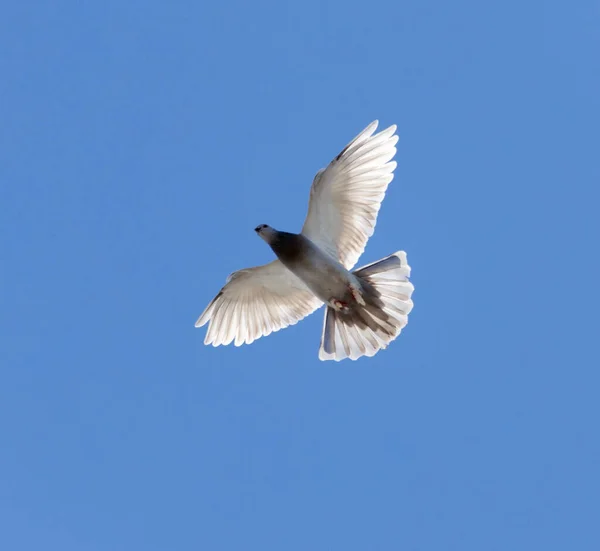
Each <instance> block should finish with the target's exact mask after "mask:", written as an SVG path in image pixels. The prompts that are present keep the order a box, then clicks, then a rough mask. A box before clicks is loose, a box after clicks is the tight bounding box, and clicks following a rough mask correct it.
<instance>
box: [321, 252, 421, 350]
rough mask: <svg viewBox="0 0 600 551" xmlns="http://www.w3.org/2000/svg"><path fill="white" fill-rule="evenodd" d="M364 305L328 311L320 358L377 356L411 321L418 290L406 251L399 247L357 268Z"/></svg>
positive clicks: (356, 272) (326, 312)
mask: <svg viewBox="0 0 600 551" xmlns="http://www.w3.org/2000/svg"><path fill="white" fill-rule="evenodd" d="M353 273H354V275H356V276H358V278H359V281H360V283H361V287H362V289H361V293H362V298H363V299H364V301H365V305H364V306H359V305H354V306H353V308H352V309H351V310H350V311H348V312H344V311H340V310H335V309H334V308H331V307H328V308H327V309H326V311H325V321H324V324H323V335H322V337H321V348H320V350H319V359H321V360H335V361H340V360H343V359H345V358H350V359H351V360H356V359H358V358H360V357H361V356H374V355H375V354H376V353H377V352H379V350H381V349H382V348H386V347H387V346H388V344H389V343H390V342H392V341H393V340H394V339H395V338H396V337H397V336H398V335H399V334H400V332H401V331H402V329H403V328H404V326H405V325H406V324H407V323H408V314H409V313H410V311H411V310H412V307H413V302H412V300H411V295H412V292H413V290H414V286H413V284H412V283H411V282H410V281H409V279H408V278H409V276H410V266H409V265H408V263H407V261H406V253H405V252H404V251H398V252H396V253H394V254H392V255H390V256H388V257H386V258H383V259H381V260H378V261H377V262H373V263H372V264H369V265H367V266H363V267H362V268H359V269H358V270H355V271H354V272H353Z"/></svg>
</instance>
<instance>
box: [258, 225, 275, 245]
mask: <svg viewBox="0 0 600 551" xmlns="http://www.w3.org/2000/svg"><path fill="white" fill-rule="evenodd" d="M254 231H255V232H256V233H257V234H258V235H259V237H260V238H261V239H264V240H265V241H266V242H267V243H268V244H269V245H271V244H273V243H274V242H275V240H276V239H277V230H274V229H273V228H272V227H271V226H267V224H260V225H259V226H256V228H254Z"/></svg>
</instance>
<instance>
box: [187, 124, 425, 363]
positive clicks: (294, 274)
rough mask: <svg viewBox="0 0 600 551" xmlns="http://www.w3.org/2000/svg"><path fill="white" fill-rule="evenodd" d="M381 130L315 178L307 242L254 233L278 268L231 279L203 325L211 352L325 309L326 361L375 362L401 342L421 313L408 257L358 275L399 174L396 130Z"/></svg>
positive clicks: (266, 229) (370, 129) (301, 237)
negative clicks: (416, 311) (415, 313)
mask: <svg viewBox="0 0 600 551" xmlns="http://www.w3.org/2000/svg"><path fill="white" fill-rule="evenodd" d="M377 125H378V122H377V121H374V122H372V123H371V124H370V125H369V126H367V128H365V129H364V130H363V131H362V132H361V133H360V134H359V135H358V136H356V138H354V139H353V140H352V141H351V142H350V143H349V144H348V145H347V146H346V147H345V148H344V149H343V150H342V152H341V153H340V154H339V155H338V156H337V157H336V158H335V159H334V160H333V161H331V163H330V164H329V166H328V167H327V168H326V169H322V170H320V171H319V172H317V175H316V176H315V178H314V181H313V184H312V187H311V190H310V200H309V204H308V214H307V216H306V220H305V221H304V226H303V227H302V231H301V232H300V233H299V234H294V233H287V232H282V231H277V230H275V229H273V228H271V227H270V226H267V225H266V224H261V225H260V226H258V227H257V228H256V229H255V231H256V232H257V233H258V235H259V236H260V237H261V238H262V239H264V240H265V241H266V242H267V243H268V244H269V245H270V247H271V249H272V250H273V252H274V253H275V254H276V256H277V259H276V260H274V261H273V262H270V263H269V264H265V265H264V266H256V267H254V268H247V269H244V270H239V271H237V272H234V273H233V274H231V275H230V276H229V277H228V278H227V281H226V284H225V286H224V287H223V288H222V289H221V290H220V291H219V293H218V294H217V296H216V297H215V298H214V299H213V300H212V301H211V302H210V304H209V305H208V306H207V308H206V310H204V312H203V313H202V315H201V316H200V318H198V321H197V322H196V327H202V326H203V325H205V324H206V323H209V326H208V331H207V332H206V338H205V340H204V342H205V344H212V345H213V346H219V345H221V344H230V343H232V342H233V343H234V344H235V345H236V346H239V345H241V344H244V343H246V344H250V343H251V342H253V341H254V340H256V339H258V338H260V337H264V336H266V335H269V334H270V333H272V332H273V331H278V330H279V329H283V328H284V327H288V326H289V325H293V324H295V323H297V322H298V321H300V320H301V319H302V318H304V317H306V316H308V315H309V314H311V313H312V312H314V311H315V310H316V309H317V308H319V307H320V306H322V305H323V304H324V303H325V304H326V305H327V308H326V310H325V320H324V324H323V333H322V336H321V347H320V349H319V358H320V359H321V360H336V361H339V360H343V359H344V358H350V359H351V360H356V359H357V358H360V357H361V356H373V355H374V354H376V353H377V352H378V351H379V350H381V349H382V348H386V347H387V345H388V344H389V343H390V342H391V341H393V340H394V339H395V338H396V337H397V336H398V335H399V334H400V331H401V330H402V329H403V327H404V326H405V325H406V324H407V322H408V314H409V313H410V311H411V309H412V306H413V303H412V300H411V295H412V292H413V289H414V287H413V284H412V283H411V282H410V281H409V276H410V266H409V265H408V263H407V261H406V253H405V252H403V251H399V252H396V253H394V254H392V255H390V256H388V257H386V258H384V259H382V260H379V261H377V262H374V263H372V264H369V265H367V266H364V267H363V268H360V269H358V270H355V271H350V270H352V268H353V267H354V265H355V264H356V262H357V261H358V259H359V257H360V256H361V255H362V253H363V252H364V250H365V246H366V244H367V241H368V239H369V237H371V235H373V231H374V229H375V223H376V222H377V214H378V213H379V208H380V206H381V201H382V200H383V197H384V195H385V192H386V189H387V187H388V185H389V183H390V182H391V181H392V179H393V178H394V174H393V173H394V169H395V168H396V163H395V161H392V158H393V157H394V155H395V154H396V142H397V141H398V136H396V135H395V132H396V126H390V127H389V128H386V129H385V130H382V131H381V132H379V133H377V134H375V133H374V132H375V130H376V129H377Z"/></svg>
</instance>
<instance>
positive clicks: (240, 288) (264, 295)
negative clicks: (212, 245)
mask: <svg viewBox="0 0 600 551" xmlns="http://www.w3.org/2000/svg"><path fill="white" fill-rule="evenodd" d="M322 304H323V303H322V302H321V301H320V300H319V299H318V298H317V297H315V296H314V295H313V293H312V292H311V291H310V290H309V289H308V288H307V287H306V285H304V283H302V281H301V280H300V279H299V278H297V277H296V276H295V275H294V274H293V273H292V272H290V271H289V270H288V269H287V268H286V267H285V266H284V265H283V264H282V263H281V262H280V261H279V260H274V261H273V262H270V263H269V264H265V265H263V266H256V267H255V268H247V269H245V270H239V271H237V272H234V273H232V274H231V275H230V276H229V277H228V278H227V282H226V284H225V286H224V287H223V288H222V289H221V290H220V291H219V294H218V295H217V296H216V297H215V298H214V299H213V300H212V301H211V303H210V304H209V305H208V306H207V308H206V310H204V312H203V313H202V315H201V316H200V317H199V318H198V321H197V322H196V327H202V326H203V325H204V324H206V323H207V322H209V321H210V325H209V326H208V331H207V332H206V338H205V339H204V344H212V345H213V346H219V345H221V344H230V343H231V342H232V341H235V346H240V345H241V344H243V343H247V344H250V343H251V342H253V341H255V340H256V339H258V338H260V337H264V336H266V335H269V334H271V333H272V332H273V331H279V330H280V329H283V328H284V327H288V326H289V325H294V324H295V323H297V322H298V321H300V320H301V319H302V318H304V317H306V316H308V315H309V314H311V313H312V312H314V311H315V310H316V309H317V308H319V306H321V305H322Z"/></svg>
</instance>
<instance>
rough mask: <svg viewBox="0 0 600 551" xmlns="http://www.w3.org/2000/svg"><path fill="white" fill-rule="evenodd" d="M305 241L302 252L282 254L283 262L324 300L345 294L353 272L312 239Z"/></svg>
mask: <svg viewBox="0 0 600 551" xmlns="http://www.w3.org/2000/svg"><path fill="white" fill-rule="evenodd" d="M301 237H303V236H301ZM303 241H304V242H303V243H302V247H301V252H300V254H295V255H294V256H293V258H284V257H282V256H280V259H281V261H282V262H283V264H284V265H285V266H286V267H287V268H288V269H289V270H290V271H292V272H293V273H294V274H295V275H296V276H297V277H298V278H300V279H301V280H302V281H303V282H304V284H305V285H306V286H307V287H308V288H309V289H310V290H311V291H312V292H313V293H314V294H315V295H316V296H317V297H319V298H320V299H321V300H322V301H323V302H328V301H329V300H331V299H332V298H335V297H337V298H341V297H343V296H345V295H346V294H347V290H348V284H349V283H350V281H351V279H352V278H353V276H352V274H351V273H350V272H349V271H348V270H346V268H344V267H343V266H342V265H341V264H340V263H339V262H338V261H337V260H335V259H333V258H331V257H330V256H329V255H328V254H327V253H325V252H324V251H322V250H321V249H320V248H319V247H317V246H316V245H315V244H314V243H312V241H309V240H308V239H306V238H304V239H303ZM278 256H279V255H278Z"/></svg>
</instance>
